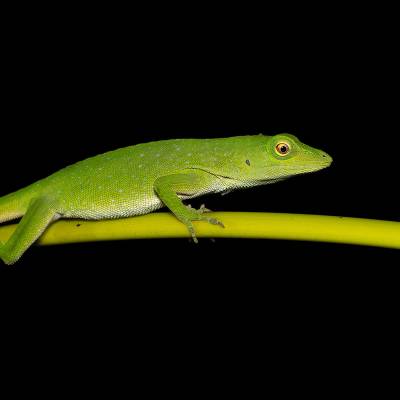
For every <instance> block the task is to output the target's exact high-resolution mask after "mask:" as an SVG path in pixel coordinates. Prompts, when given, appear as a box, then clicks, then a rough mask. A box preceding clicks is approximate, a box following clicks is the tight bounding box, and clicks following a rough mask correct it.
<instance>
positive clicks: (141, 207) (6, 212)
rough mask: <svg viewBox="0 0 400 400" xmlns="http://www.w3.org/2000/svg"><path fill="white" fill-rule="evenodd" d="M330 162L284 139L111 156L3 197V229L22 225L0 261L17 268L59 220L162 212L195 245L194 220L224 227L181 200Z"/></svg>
mask: <svg viewBox="0 0 400 400" xmlns="http://www.w3.org/2000/svg"><path fill="white" fill-rule="evenodd" d="M331 162H332V158H331V157H330V156H329V155H328V154H327V153H325V152H324V151H322V150H319V149H317V148H313V147H311V146H308V145H306V144H304V143H302V142H300V140H299V139H297V138H296V137H295V136H293V135H291V134H288V133H281V134H277V135H273V136H268V135H263V134H258V135H246V136H234V137H225V138H210V139H169V140H160V141H153V142H148V143H142V144H136V145H133V146H128V147H124V148H120V149H117V150H113V151H109V152H106V153H103V154H100V155H97V156H94V157H91V158H88V159H86V160H83V161H80V162H77V163H75V164H72V165H70V166H68V167H66V168H63V169H61V170H59V171H57V172H55V173H54V174H52V175H50V176H48V177H46V178H44V179H41V180H39V181H37V182H35V183H33V184H31V185H29V186H27V187H25V188H22V189H20V190H18V191H16V192H13V193H11V194H8V195H6V196H3V197H1V198H0V223H1V222H5V221H10V220H13V219H17V218H21V217H22V219H21V220H20V222H19V223H18V225H17V228H16V230H15V231H14V232H13V234H12V235H11V237H10V238H9V239H8V240H7V242H5V243H0V258H1V259H2V260H3V261H4V262H5V263H6V264H13V263H15V262H16V261H17V260H18V259H19V258H20V257H21V256H22V254H23V253H24V252H25V251H26V250H27V249H28V248H29V247H30V246H31V245H32V244H33V243H34V242H35V241H36V240H37V239H38V238H39V237H40V235H41V234H42V233H43V232H44V231H45V230H46V228H47V227H48V226H49V224H51V223H52V222H54V221H56V220H58V219H59V218H80V219H89V220H101V219H112V218H125V217H130V216H136V215H143V214H147V213H150V212H152V211H155V210H157V209H160V208H162V207H164V206H166V207H167V208H168V209H169V210H170V211H171V212H172V213H173V214H174V215H175V216H176V218H177V219H178V220H179V221H181V222H182V223H183V224H185V225H186V227H187V228H188V231H189V233H190V236H191V237H192V238H193V240H194V241H195V242H197V238H196V234H195V230H194V227H193V224H192V221H206V222H209V223H211V224H217V225H220V226H221V227H223V224H222V222H220V221H218V220H216V219H215V218H212V217H210V216H209V215H207V214H206V213H205V211H208V210H207V209H205V208H203V207H202V208H201V209H200V210H196V209H194V208H191V207H190V206H186V205H185V204H184V203H183V202H182V200H186V199H191V198H194V197H198V196H201V195H205V194H210V193H222V194H224V193H227V192H230V191H232V190H236V189H242V188H248V187H253V186H258V185H265V184H269V183H274V182H277V181H281V180H283V179H286V178H289V177H292V176H295V175H300V174H305V173H310V172H314V171H318V170H321V169H323V168H326V167H328V166H329V165H330V164H331Z"/></svg>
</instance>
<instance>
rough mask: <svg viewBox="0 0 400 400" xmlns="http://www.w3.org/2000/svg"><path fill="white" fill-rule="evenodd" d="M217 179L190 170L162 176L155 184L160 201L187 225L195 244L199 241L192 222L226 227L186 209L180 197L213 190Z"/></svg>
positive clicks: (190, 209) (191, 209) (196, 211)
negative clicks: (209, 189) (208, 189)
mask: <svg viewBox="0 0 400 400" xmlns="http://www.w3.org/2000/svg"><path fill="white" fill-rule="evenodd" d="M215 179H218V178H216V177H214V176H212V175H211V174H207V173H206V172H204V171H197V170H190V171H188V172H186V171H183V172H180V173H177V174H173V175H167V176H162V177H160V178H158V179H157V180H156V181H155V182H154V191H155V192H156V193H157V195H158V197H159V198H160V200H161V201H162V202H163V203H164V204H165V206H167V207H168V208H169V209H170V210H171V211H172V212H173V214H174V215H175V216H176V217H177V218H178V219H179V221H181V222H182V223H184V224H185V225H186V227H187V228H188V230H189V232H190V234H191V236H192V238H193V241H194V242H195V243H197V242H198V240H197V238H196V233H195V231H194V227H193V224H192V221H207V222H209V223H210V224H214V225H220V226H221V227H224V225H223V224H222V222H220V221H218V220H217V219H215V218H211V217H207V216H205V215H203V213H202V212H199V211H198V210H195V209H193V208H188V207H186V206H185V205H184V204H183V203H182V200H181V199H180V198H179V195H185V196H195V195H196V194H197V193H201V192H204V191H205V190H206V189H207V188H211V187H212V185H213V183H214V180H215ZM201 210H202V209H201ZM202 211H203V210H202Z"/></svg>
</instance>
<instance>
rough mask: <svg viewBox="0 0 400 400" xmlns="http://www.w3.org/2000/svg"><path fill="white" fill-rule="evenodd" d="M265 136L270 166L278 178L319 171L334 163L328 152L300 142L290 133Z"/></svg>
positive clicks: (272, 173) (271, 171)
mask: <svg viewBox="0 0 400 400" xmlns="http://www.w3.org/2000/svg"><path fill="white" fill-rule="evenodd" d="M265 138H266V139H267V144H266V148H265V151H266V153H267V157H268V160H269V163H268V164H269V167H268V168H270V173H271V175H272V176H276V178H277V179H284V178H288V177H290V176H293V175H300V174H306V173H309V172H314V171H319V170H320V169H323V168H326V167H329V165H331V163H332V158H331V157H330V156H329V155H328V154H327V153H325V152H324V151H322V150H319V149H316V148H314V147H311V146H308V145H306V144H304V143H302V142H300V140H299V139H297V138H296V137H295V136H293V135H290V134H288V133H282V134H279V135H275V136H265Z"/></svg>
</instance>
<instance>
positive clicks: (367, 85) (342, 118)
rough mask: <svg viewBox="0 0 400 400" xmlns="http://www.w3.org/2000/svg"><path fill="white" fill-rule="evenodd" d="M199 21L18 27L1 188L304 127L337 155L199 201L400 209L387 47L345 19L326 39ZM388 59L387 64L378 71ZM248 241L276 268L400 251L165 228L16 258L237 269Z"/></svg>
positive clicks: (67, 264)
mask: <svg viewBox="0 0 400 400" xmlns="http://www.w3.org/2000/svg"><path fill="white" fill-rule="evenodd" d="M187 28H189V27H187ZM232 28H233V27H232ZM50 32H54V34H50ZM94 32H95V33H94ZM235 32H236V33H235ZM191 33H192V34H191V35H190V37H182V32H181V31H174V30H173V29H171V32H170V35H167V36H166V37H163V36H162V35H159V34H158V35H151V34H150V33H149V32H143V31H135V29H134V28H132V27H129V28H128V27H116V26H115V25H113V28H112V29H111V28H109V29H108V28H107V27H104V26H102V27H97V28H96V27H95V26H92V27H91V28H90V29H89V28H88V27H86V26H85V25H84V24H83V25H82V26H80V27H79V28H78V27H76V29H72V28H71V27H67V26H64V29H60V28H57V27H56V26H47V27H46V29H44V28H41V27H36V28H35V30H34V31H33V32H30V34H29V35H28V34H27V32H23V33H22V34H21V33H20V32H18V31H15V32H13V33H12V34H11V33H10V46H9V48H8V49H7V52H6V54H7V57H5V58H4V59H5V63H4V67H5V73H4V79H3V93H2V95H3V100H4V101H3V103H4V105H3V113H2V114H3V120H2V122H3V128H2V157H1V160H0V162H1V168H2V170H3V174H2V187H1V194H7V193H9V192H12V191H14V190H16V189H18V188H20V187H23V186H24V185H27V184H29V183H31V182H33V181H35V180H37V179H40V178H42V177H44V176H47V175H48V174H51V173H52V172H54V171H56V170H57V169H59V168H62V167H63V166H66V165H68V164H71V163H73V162H76V161H78V160H81V159H84V158H86V157H88V156H92V155H95V154H98V153H101V152H105V151H108V150H111V149H116V148H119V147H123V146H128V145H132V144H136V143H141V142H146V141H151V140H160V139H166V138H178V137H196V138H201V137H227V136H234V135H243V134H256V133H259V132H262V133H264V134H268V135H272V134H276V133H279V132H290V133H293V134H295V135H297V136H298V137H299V138H300V139H301V140H302V141H303V142H305V143H308V144H310V145H312V146H315V147H318V148H322V149H324V150H325V151H327V152H328V153H329V154H331V155H332V157H333V159H334V163H333V164H332V166H331V168H329V169H328V170H324V171H321V172H319V173H316V174H312V175H309V176H303V177H299V178H296V179H291V180H288V181H286V182H283V183H279V184H275V185H271V186H266V187H259V188H254V189H250V190H247V191H241V192H235V193H232V194H230V195H228V196H226V197H220V196H210V197H208V198H207V199H199V200H198V201H197V200H195V201H193V203H194V204H196V205H199V204H201V202H203V201H206V203H207V205H208V206H209V208H211V209H213V210H232V211H239V210H240V211H272V212H294V213H313V214H327V215H342V216H354V217H366V218H377V219H390V220H399V210H398V201H397V200H398V199H397V195H396V186H397V180H398V176H397V168H396V165H395V160H396V146H395V141H396V139H397V134H396V125H394V122H395V115H394V114H393V108H394V105H393V102H392V100H391V99H390V97H388V96H387V93H386V91H387V90H389V91H390V87H389V85H388V84H389V82H387V79H388V77H389V76H390V66H391V59H390V53H387V52H385V49H384V46H382V45H380V46H377V47H374V46H372V45H371V42H370V41H369V42H368V46H367V44H366V43H367V41H366V40H363V41H358V42H354V43H353V42H352V41H351V40H350V39H349V38H347V39H345V38H341V37H338V36H337V32H336V33H335V31H334V30H333V27H332V29H331V30H327V31H326V32H325V36H324V37H323V39H321V38H320V39H319V40H317V38H316V37H315V35H314V34H313V33H312V32H308V31H307V30H303V34H302V35H299V36H296V35H288V36H285V35H281V36H280V37H278V38H277V37H276V32H274V31H273V30H272V31H269V30H264V29H261V27H259V28H253V31H251V32H248V34H247V35H244V34H243V29H237V30H236V31H235V30H234V29H232V31H231V34H230V36H229V37H227V36H224V35H222V36H221V35H216V36H213V35H206V33H205V31H204V29H202V30H201V31H196V29H194V30H193V29H192V30H191ZM271 35H273V36H271ZM183 36H184V35H183ZM378 60H379V65H377V61H378ZM382 65H384V66H385V75H383V74H382V71H380V72H378V71H377V70H376V68H377V67H378V66H382ZM233 249H234V251H232V250H233ZM182 252H183V253H182ZM237 253H239V255H240V258H241V259H242V258H243V261H242V263H241V265H242V266H243V265H246V266H247V267H249V264H250V265H251V267H252V268H255V267H256V266H257V268H261V269H263V270H264V269H265V268H266V269H269V268H272V266H271V265H270V264H274V263H275V262H280V261H282V262H284V263H285V264H290V263H291V262H292V263H295V264H296V265H299V264H302V263H304V262H306V263H311V264H318V265H321V266H322V265H323V264H324V263H325V260H326V259H334V260H336V262H337V263H341V261H343V260H344V259H346V258H348V257H354V258H355V259H357V260H358V261H356V264H357V265H359V264H360V263H361V264H362V262H363V261H362V260H364V259H369V256H370V255H372V256H373V257H375V256H376V257H378V258H379V259H380V260H383V259H385V260H393V259H396V258H397V257H398V255H397V252H393V251H390V250H385V249H371V248H359V247H356V246H346V245H339V246H338V245H333V244H329V245H326V244H316V243H294V242H274V241H252V242H250V241H245V240H233V241H232V240H231V241H229V240H218V241H217V242H216V243H210V241H209V240H207V239H206V240H202V241H201V243H200V245H199V246H195V245H193V244H191V243H188V242H187V241H185V240H159V241H154V240H153V241H141V242H124V243H98V244H87V245H86V244H85V245H70V246H57V247H54V248H33V249H30V251H29V252H28V253H27V254H26V255H25V256H24V257H23V259H22V260H21V261H20V262H19V263H18V264H17V265H16V267H15V268H17V269H21V270H25V269H26V270H32V269H33V270H35V271H39V270H43V271H46V273H47V271H51V273H55V272H54V271H61V270H64V271H65V273H69V272H68V271H71V270H74V269H75V268H76V269H77V270H79V271H87V270H88V269H90V268H93V266H96V267H95V268H96V269H98V268H105V269H106V270H108V269H109V268H111V269H115V268H116V269H121V270H122V271H124V273H125V272H127V271H135V270H137V268H138V266H137V264H138V260H139V259H142V260H143V261H144V262H145V263H146V264H154V265H157V264H158V263H159V262H162V263H163V264H164V263H168V261H169V260H171V261H172V260H174V261H173V262H174V263H175V264H178V265H180V264H181V263H179V258H180V256H181V258H182V259H184V260H185V262H184V263H182V264H184V265H185V267H184V268H187V267H188V265H187V264H188V263H189V264H190V262H191V261H190V260H194V259H196V260H199V258H200V259H201V260H202V261H201V264H202V265H203V267H211V265H213V266H214V263H215V266H217V265H219V266H220V267H219V268H226V265H231V264H232V262H233V261H235V262H236V261H237V259H238V254H237ZM216 260H218V262H216ZM250 260H251V262H250ZM141 264H142V265H143V262H141ZM54 265H57V267H54ZM33 266H34V267H33ZM212 268H214V267H212ZM217 269H218V267H217ZM90 273H92V272H90ZM130 273H134V272H130Z"/></svg>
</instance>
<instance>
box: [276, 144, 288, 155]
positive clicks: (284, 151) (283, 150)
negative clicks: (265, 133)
mask: <svg viewBox="0 0 400 400" xmlns="http://www.w3.org/2000/svg"><path fill="white" fill-rule="evenodd" d="M275 150H276V152H277V153H278V154H279V155H280V156H286V155H288V154H289V152H290V145H289V143H286V142H280V143H278V144H277V145H276V146H275Z"/></svg>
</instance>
